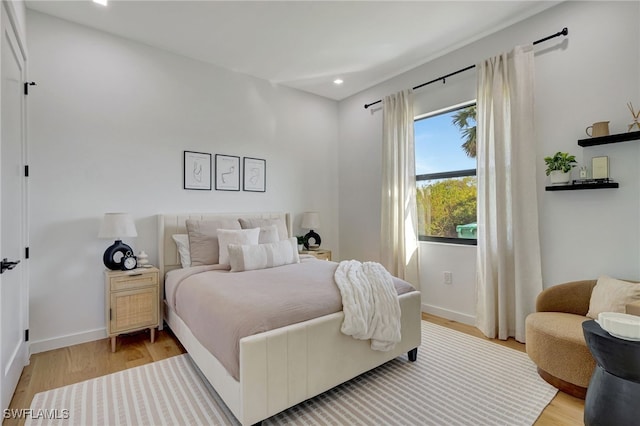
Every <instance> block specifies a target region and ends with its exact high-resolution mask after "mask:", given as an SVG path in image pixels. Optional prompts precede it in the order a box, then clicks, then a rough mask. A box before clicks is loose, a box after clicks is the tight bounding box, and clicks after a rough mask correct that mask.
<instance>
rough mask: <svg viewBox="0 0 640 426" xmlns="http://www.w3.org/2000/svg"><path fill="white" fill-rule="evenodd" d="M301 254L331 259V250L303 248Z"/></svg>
mask: <svg viewBox="0 0 640 426" xmlns="http://www.w3.org/2000/svg"><path fill="white" fill-rule="evenodd" d="M300 254H310V255H311V256H314V257H315V258H316V259H320V260H331V250H323V249H320V250H302V251H300Z"/></svg>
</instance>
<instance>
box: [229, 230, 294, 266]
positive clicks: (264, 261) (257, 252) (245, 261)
mask: <svg viewBox="0 0 640 426" xmlns="http://www.w3.org/2000/svg"><path fill="white" fill-rule="evenodd" d="M229 263H230V264H231V272H242V271H252V270H255V269H265V268H273V267H275V266H282V265H288V264H291V263H300V257H299V256H298V240H297V239H296V238H295V237H291V238H289V239H288V240H283V241H278V242H277V243H269V244H259V245H253V246H252V245H239V244H229Z"/></svg>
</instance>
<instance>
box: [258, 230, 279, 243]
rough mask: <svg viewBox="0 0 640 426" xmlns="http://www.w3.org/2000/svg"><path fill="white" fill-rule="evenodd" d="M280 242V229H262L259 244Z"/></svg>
mask: <svg viewBox="0 0 640 426" xmlns="http://www.w3.org/2000/svg"><path fill="white" fill-rule="evenodd" d="M278 241H280V237H279V236H278V227H277V226H276V225H269V226H262V227H260V237H258V244H267V243H277V242H278Z"/></svg>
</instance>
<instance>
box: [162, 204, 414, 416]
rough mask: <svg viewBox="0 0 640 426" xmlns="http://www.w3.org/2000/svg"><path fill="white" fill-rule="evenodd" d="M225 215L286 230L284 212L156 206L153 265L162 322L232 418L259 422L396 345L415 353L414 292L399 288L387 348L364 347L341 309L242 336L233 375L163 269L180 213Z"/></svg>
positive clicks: (172, 254)
mask: <svg viewBox="0 0 640 426" xmlns="http://www.w3.org/2000/svg"><path fill="white" fill-rule="evenodd" d="M233 218H236V219H237V218H244V219H247V220H253V219H275V220H283V221H284V223H285V226H286V233H287V234H288V236H291V235H292V226H291V218H290V215H289V214H286V213H248V214H244V213H243V214H232V213H224V214H216V213H212V214H203V213H195V214H162V215H158V260H159V265H158V266H159V269H160V279H161V286H160V287H161V291H160V293H161V294H160V297H161V302H162V304H163V306H164V319H165V322H166V323H167V325H168V326H169V327H170V328H171V330H172V332H173V333H174V334H175V336H176V337H177V338H178V339H179V340H180V342H181V343H182V345H183V346H184V347H185V349H186V350H187V352H188V353H189V355H190V356H191V358H192V359H193V361H194V362H195V363H196V365H197V366H198V368H199V369H200V370H201V371H202V373H203V374H204V375H205V377H206V378H207V379H208V380H209V382H210V383H211V385H212V386H213V387H214V389H215V390H216V392H217V393H218V394H219V395H220V397H221V398H222V399H223V400H224V402H225V404H226V405H227V407H228V408H229V409H230V410H231V412H232V413H233V414H234V416H235V417H236V418H237V419H238V420H239V421H240V423H242V424H243V425H250V424H254V423H257V422H260V421H262V420H264V419H266V418H268V417H270V416H272V415H274V414H277V413H279V412H280V411H283V410H285V409H287V408H289V407H292V406H294V405H296V404H298V403H300V402H302V401H304V400H306V399H309V398H311V397H314V396H316V395H318V394H320V393H322V392H325V391H327V390H329V389H331V388H333V387H335V386H337V385H338V384H340V383H343V382H345V381H347V380H350V379H352V378H353V377H356V376H357V375H359V374H362V373H364V372H366V371H368V370H370V369H372V368H375V367H377V366H379V365H381V364H383V363H385V362H387V361H389V360H391V359H393V358H396V357H398V356H399V355H402V354H403V353H409V358H413V359H415V356H416V351H417V347H418V346H419V345H420V336H421V333H420V321H421V313H420V293H419V292H418V291H415V290H413V291H409V292H407V293H404V294H402V295H400V296H399V303H400V309H401V330H402V340H401V341H400V343H398V344H397V345H396V346H395V348H394V349H392V350H391V351H388V352H381V351H374V350H371V348H370V343H369V341H365V340H356V339H353V338H352V337H349V336H346V335H344V334H342V333H341V332H340V327H341V324H342V320H343V318H344V314H343V313H342V312H336V313H332V314H329V315H323V316H321V317H318V318H313V319H309V320H305V321H302V322H299V323H296V324H293V325H288V326H284V327H280V328H277V329H273V330H270V331H266V332H261V333H258V334H254V335H251V336H247V337H243V338H242V339H240V341H239V358H238V368H239V376H238V377H237V379H236V378H234V377H233V375H232V374H231V373H229V371H228V370H227V368H226V367H225V366H224V365H223V364H222V363H221V362H220V361H219V360H218V359H217V358H216V357H215V356H214V355H213V354H212V352H211V351H210V350H209V349H207V348H206V347H205V344H203V342H201V341H200V340H201V339H198V338H197V337H196V335H195V334H194V331H193V330H191V329H190V328H189V327H188V326H187V323H186V322H185V321H184V320H183V318H181V317H180V316H179V315H178V314H177V313H176V309H174V307H173V305H172V304H173V302H171V303H168V302H167V300H166V299H165V296H164V287H165V286H164V280H165V276H166V274H168V273H169V272H170V271H174V270H178V269H180V268H181V264H180V257H179V254H178V250H177V247H176V244H175V242H174V240H173V238H172V236H173V235H174V234H185V233H186V221H187V220H188V219H197V220H209V219H211V220H219V219H222V220H224V219H233ZM313 262H325V261H320V260H313ZM274 269H275V268H274ZM177 272H179V271H177ZM173 274H174V275H175V273H173ZM239 274H242V272H240V273H239Z"/></svg>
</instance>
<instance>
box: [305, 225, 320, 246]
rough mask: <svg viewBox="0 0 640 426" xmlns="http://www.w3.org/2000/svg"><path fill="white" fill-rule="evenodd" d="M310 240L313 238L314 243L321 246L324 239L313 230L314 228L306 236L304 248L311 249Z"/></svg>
mask: <svg viewBox="0 0 640 426" xmlns="http://www.w3.org/2000/svg"><path fill="white" fill-rule="evenodd" d="M309 240H313V243H312V245H316V246H318V247H320V243H321V242H322V240H321V239H320V235H318V234H316V233H315V232H313V229H312V230H310V231H309V233H308V234H307V235H305V236H304V248H305V249H307V250H309Z"/></svg>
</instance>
